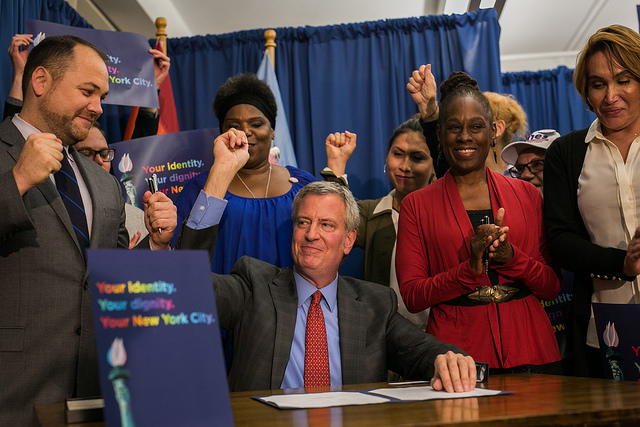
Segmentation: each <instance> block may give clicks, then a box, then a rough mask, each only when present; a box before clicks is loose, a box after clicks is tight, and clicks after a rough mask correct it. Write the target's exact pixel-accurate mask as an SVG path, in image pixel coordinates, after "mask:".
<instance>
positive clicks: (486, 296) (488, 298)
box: [443, 281, 531, 307]
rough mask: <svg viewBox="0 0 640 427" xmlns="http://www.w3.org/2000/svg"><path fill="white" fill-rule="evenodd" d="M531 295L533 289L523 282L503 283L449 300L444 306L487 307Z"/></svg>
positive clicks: (484, 287)
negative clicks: (490, 304)
mask: <svg viewBox="0 0 640 427" xmlns="http://www.w3.org/2000/svg"><path fill="white" fill-rule="evenodd" d="M529 295H531V289H529V288H527V287H526V286H525V285H524V284H523V283H522V282H519V281H518V282H510V283H502V284H500V285H494V286H481V287H479V288H476V290H475V291H473V292H470V293H468V294H466V295H461V296H459V297H457V298H454V299H452V300H449V301H447V302H445V303H443V304H448V305H458V306H462V307H471V306H476V305H487V304H489V303H492V302H494V303H496V304H501V303H505V302H508V301H513V300H516V299H522V298H525V297H528V296H529Z"/></svg>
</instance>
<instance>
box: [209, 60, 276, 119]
mask: <svg viewBox="0 0 640 427" xmlns="http://www.w3.org/2000/svg"><path fill="white" fill-rule="evenodd" d="M238 104H250V105H253V106H254V107H256V108H257V109H258V110H260V111H262V113H263V114H264V115H265V116H266V117H267V119H268V120H269V123H270V124H271V128H272V129H275V128H276V115H277V113H278V106H277V104H276V98H275V97H274V96H273V92H271V89H270V88H269V86H268V85H267V84H266V83H265V82H263V81H262V80H260V79H259V78H258V77H257V76H256V75H255V74H253V73H244V74H238V75H236V76H233V77H229V78H228V79H227V80H226V81H225V82H224V83H223V84H222V85H221V86H220V87H219V88H218V93H216V97H215V99H214V100H213V112H214V114H215V115H216V117H218V121H219V122H220V128H222V122H224V118H225V116H226V115H227V112H228V111H229V110H230V109H231V107H234V106H236V105H238Z"/></svg>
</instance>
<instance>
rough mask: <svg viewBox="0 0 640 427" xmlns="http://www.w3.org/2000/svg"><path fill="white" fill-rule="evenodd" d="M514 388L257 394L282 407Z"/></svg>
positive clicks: (456, 395) (452, 396)
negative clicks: (457, 391)
mask: <svg viewBox="0 0 640 427" xmlns="http://www.w3.org/2000/svg"><path fill="white" fill-rule="evenodd" d="M508 393H511V392H508V391H502V390H490V389H484V388H476V389H475V390H473V391H467V392H462V393H447V392H445V391H435V390H434V389H433V388H432V387H431V386H423V387H402V388H379V389H375V390H363V391H330V392H325V393H300V394H278V395H272V396H254V397H253V398H254V399H256V400H259V401H261V402H263V403H266V404H267V405H271V406H275V407H276V408H280V409H313V408H329V407H332V406H349V405H371V404H375V403H389V402H412V401H420V400H435V399H461V398H466V397H484V396H497V395H499V394H508Z"/></svg>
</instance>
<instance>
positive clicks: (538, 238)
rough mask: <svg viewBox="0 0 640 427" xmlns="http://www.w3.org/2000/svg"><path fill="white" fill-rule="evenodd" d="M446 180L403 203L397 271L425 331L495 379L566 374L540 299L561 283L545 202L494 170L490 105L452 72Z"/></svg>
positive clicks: (444, 142) (445, 103)
mask: <svg viewBox="0 0 640 427" xmlns="http://www.w3.org/2000/svg"><path fill="white" fill-rule="evenodd" d="M440 93H441V97H440V118H439V123H438V131H437V132H438V139H439V141H440V144H441V149H442V152H443V154H444V156H445V158H446V160H447V161H448V163H449V165H450V169H449V171H448V172H447V173H446V174H445V176H444V177H442V178H441V179H439V180H438V181H436V182H435V183H434V184H432V185H430V186H428V187H426V188H424V189H421V190H417V191H414V192H413V193H411V194H409V195H407V197H405V199H404V201H403V204H402V209H401V210H400V219H399V224H398V243H397V253H396V271H397V275H398V282H399V287H400V292H401V294H402V297H403V299H404V301H405V303H406V305H407V308H408V309H409V310H410V311H412V312H415V311H420V310H424V309H426V308H428V307H431V315H430V318H429V322H428V326H427V332H428V333H431V334H433V335H435V336H436V337H438V338H439V339H441V340H442V341H445V342H452V343H454V344H456V345H458V346H460V347H461V348H463V349H465V350H466V351H468V352H469V354H470V355H471V356H473V357H474V359H475V360H477V361H479V362H485V363H488V364H489V366H490V368H493V370H494V371H496V370H500V371H499V372H548V373H553V372H555V373H560V363H559V360H560V353H559V351H558V345H557V343H556V340H555V338H554V335H553V330H552V327H551V324H550V322H549V318H548V317H547V315H546V314H545V312H544V309H543V308H542V306H541V305H540V301H539V298H543V299H545V300H553V299H554V298H555V297H556V296H557V294H558V292H559V290H560V281H559V278H558V275H557V272H556V270H554V269H553V268H552V267H551V266H550V265H549V259H550V258H549V255H548V253H547V250H546V244H545V236H544V230H543V221H542V199H541V196H540V194H539V192H538V191H537V190H536V188H535V187H534V186H533V185H531V184H530V183H528V182H525V181H522V180H515V179H511V178H507V177H505V176H502V175H500V174H496V173H493V172H491V171H490V170H489V169H488V168H487V167H486V166H485V160H486V158H487V154H488V152H489V149H490V146H491V143H492V141H493V140H494V138H495V124H494V123H493V119H492V112H491V106H490V104H489V101H488V100H487V98H486V97H485V96H484V95H483V94H482V93H481V92H480V90H479V89H478V86H477V82H476V81H475V80H474V79H472V78H470V77H469V76H468V75H466V74H465V73H462V72H455V73H452V74H451V76H449V78H448V79H447V80H445V81H444V82H443V83H442V85H441V86H440Z"/></svg>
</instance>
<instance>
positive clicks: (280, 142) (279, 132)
mask: <svg viewBox="0 0 640 427" xmlns="http://www.w3.org/2000/svg"><path fill="white" fill-rule="evenodd" d="M256 75H257V76H258V78H259V79H260V80H262V81H264V82H265V83H266V84H267V85H269V88H271V91H272V92H273V96H275V98H276V104H277V106H278V114H277V116H276V129H275V139H274V146H275V147H278V149H279V150H280V156H279V159H278V163H279V164H281V165H282V166H295V167H298V161H297V160H296V153H295V151H294V150H293V143H292V142H291V134H290V133H289V124H288V123H287V114H286V113H285V112H284V105H283V104H282V96H281V95H280V87H279V86H278V78H277V77H276V72H275V70H274V69H273V66H272V65H271V60H270V59H269V52H267V51H266V50H265V52H264V57H263V58H262V63H260V67H258V72H257V73H256Z"/></svg>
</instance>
